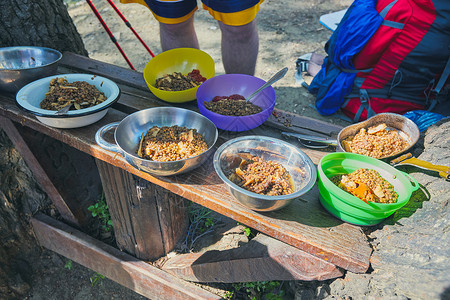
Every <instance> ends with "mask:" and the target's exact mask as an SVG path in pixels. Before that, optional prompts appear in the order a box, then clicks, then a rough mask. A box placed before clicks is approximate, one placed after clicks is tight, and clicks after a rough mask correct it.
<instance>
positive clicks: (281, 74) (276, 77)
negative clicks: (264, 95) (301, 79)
mask: <svg viewBox="0 0 450 300" xmlns="http://www.w3.org/2000/svg"><path fill="white" fill-rule="evenodd" d="M287 71H288V67H285V68H283V69H282V70H280V71H278V72H277V73H276V74H275V75H273V76H272V77H271V78H270V79H269V80H267V82H266V83H264V84H263V85H262V86H261V87H260V88H259V89H257V90H256V91H255V92H254V93H253V94H251V95H250V96H248V97H247V98H246V99H245V101H247V102H250V100H251V99H252V98H253V97H255V96H256V95H257V94H258V93H259V92H261V91H262V90H264V89H265V88H266V87H268V86H270V85H272V84H273V83H275V82H276V81H278V80H280V79H281V78H283V77H284V75H286V72H287Z"/></svg>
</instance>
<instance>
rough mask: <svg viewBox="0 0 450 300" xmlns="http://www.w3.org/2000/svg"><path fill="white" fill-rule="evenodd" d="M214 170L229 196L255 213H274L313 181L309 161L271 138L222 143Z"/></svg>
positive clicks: (303, 191) (306, 156)
mask: <svg viewBox="0 0 450 300" xmlns="http://www.w3.org/2000/svg"><path fill="white" fill-rule="evenodd" d="M214 169H215V170H216V173H217V174H218V176H219V177H220V179H221V180H222V181H223V182H224V183H225V184H226V185H227V187H228V189H229V191H230V193H231V194H232V195H233V196H234V197H235V198H236V199H237V200H238V201H239V202H241V203H242V204H244V205H245V206H247V207H249V208H250V209H252V210H255V211H274V210H277V209H280V208H282V207H284V206H286V205H288V204H290V203H291V202H292V201H293V200H294V199H295V198H297V197H299V196H301V195H303V194H304V193H306V192H307V191H309V190H310V189H311V188H312V187H313V185H314V183H315V181H316V178H317V172H316V167H315V166H314V164H313V162H312V161H311V159H310V158H309V157H308V155H306V154H305V153H304V152H303V151H301V150H300V149H298V148H297V147H295V146H293V145H291V144H289V143H287V142H285V141H282V140H278V139H275V138H270V137H265V136H244V137H238V138H234V139H231V140H229V141H227V142H225V143H224V144H222V145H221V146H220V147H219V148H218V149H217V151H216V153H215V154H214Z"/></svg>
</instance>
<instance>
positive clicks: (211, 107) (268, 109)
mask: <svg viewBox="0 0 450 300" xmlns="http://www.w3.org/2000/svg"><path fill="white" fill-rule="evenodd" d="M265 83H266V81H264V80H263V79H261V78H258V77H255V76H250V75H245V74H224V75H219V76H215V77H214V78H211V79H208V80H207V81H206V82H205V83H203V84H202V85H201V86H200V87H199V88H198V91H197V105H198V109H199V110H200V113H201V114H202V115H204V116H205V117H207V118H208V119H210V120H211V121H213V122H214V124H216V126H217V128H220V129H223V130H228V131H235V132H241V131H247V130H251V129H253V128H256V127H258V126H260V125H261V124H263V123H264V122H265V121H266V120H267V119H268V118H269V117H270V115H271V114H272V111H273V109H274V107H275V102H276V98H277V97H276V93H275V90H274V88H273V87H272V86H269V87H267V88H265V89H264V90H262V91H261V92H260V93H259V94H258V95H256V96H255V97H254V98H253V99H252V100H251V101H250V102H247V101H246V100H245V98H246V97H248V96H250V95H251V94H252V93H253V92H254V91H256V90H257V89H258V88H260V87H261V86H262V85H263V84H265Z"/></svg>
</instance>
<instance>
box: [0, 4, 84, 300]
mask: <svg viewBox="0 0 450 300" xmlns="http://www.w3.org/2000/svg"><path fill="white" fill-rule="evenodd" d="M8 46H41V47H49V48H53V49H56V50H59V51H60V52H64V51H71V52H74V53H77V54H81V55H85V56H87V51H86V49H85V47H84V44H83V41H82V39H81V36H80V35H79V33H78V32H77V30H76V27H75V25H74V24H73V22H72V19H71V18H70V16H69V13H68V11H67V8H66V6H65V4H64V3H63V0H0V47H8ZM38 211H43V212H45V213H47V214H49V215H52V212H55V209H54V208H53V207H52V204H51V202H50V200H49V199H48V197H47V195H46V194H45V193H44V192H43V191H42V189H41V188H40V187H39V185H38V184H37V183H36V181H35V179H34V177H33V174H32V173H31V171H30V170H29V169H28V167H27V166H26V164H25V163H24V161H23V159H22V158H21V157H20V154H19V153H18V152H17V150H15V148H14V147H13V145H12V143H11V141H10V140H9V139H8V138H7V136H6V134H5V133H4V131H2V130H0V299H18V298H23V297H25V296H26V294H27V292H28V290H29V288H30V284H31V282H30V280H31V276H30V274H31V273H32V267H31V266H32V265H33V264H34V262H35V261H36V260H37V259H39V255H40V251H41V250H40V248H39V245H38V244H37V242H36V240H35V237H34V235H33V232H32V229H31V226H30V224H29V219H30V217H31V216H32V214H34V213H36V212H38Z"/></svg>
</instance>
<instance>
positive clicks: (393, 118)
mask: <svg viewBox="0 0 450 300" xmlns="http://www.w3.org/2000/svg"><path fill="white" fill-rule="evenodd" d="M382 123H384V124H386V125H387V129H388V130H396V131H397V132H398V133H399V135H400V136H401V137H403V138H404V139H405V140H406V141H407V142H408V147H407V148H406V149H405V150H403V151H401V152H399V153H395V154H393V155H389V156H384V157H380V159H389V158H392V157H395V156H398V155H400V154H402V153H405V152H407V151H409V149H411V147H412V146H414V145H415V144H416V143H417V141H418V140H419V137H420V131H419V128H418V127H417V125H416V124H415V123H414V122H413V121H411V120H410V119H408V118H407V117H404V116H402V115H399V114H394V113H380V114H377V115H375V116H373V117H371V118H370V119H367V120H366V121H363V122H359V123H356V124H353V125H350V126H347V127H344V128H343V129H342V130H341V131H340V132H339V134H338V137H337V141H338V142H337V146H336V151H338V152H347V151H345V149H344V147H343V146H342V142H343V141H344V140H346V139H347V138H349V137H351V136H354V135H356V134H357V133H358V132H359V131H360V130H361V129H362V128H369V127H372V126H376V125H378V124H382Z"/></svg>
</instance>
